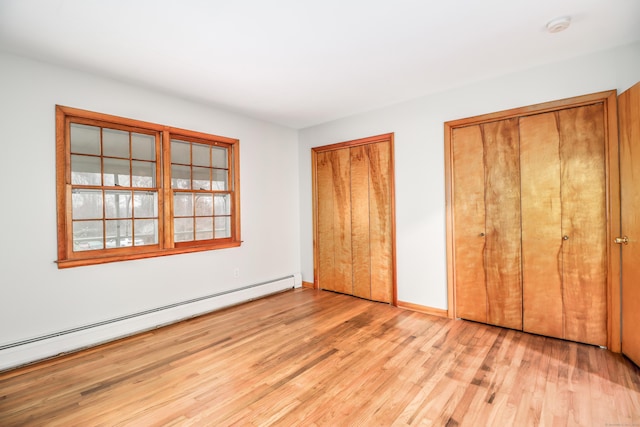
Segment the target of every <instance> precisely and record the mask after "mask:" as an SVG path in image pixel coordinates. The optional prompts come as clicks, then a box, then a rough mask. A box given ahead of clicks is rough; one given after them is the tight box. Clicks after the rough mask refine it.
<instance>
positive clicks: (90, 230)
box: [73, 221, 104, 252]
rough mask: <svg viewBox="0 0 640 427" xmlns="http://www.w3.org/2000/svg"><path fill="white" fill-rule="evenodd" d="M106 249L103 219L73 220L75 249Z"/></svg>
mask: <svg viewBox="0 0 640 427" xmlns="http://www.w3.org/2000/svg"><path fill="white" fill-rule="evenodd" d="M96 249H104V244H103V235H102V221H74V222H73V250H74V251H76V252H78V251H93V250H96Z"/></svg>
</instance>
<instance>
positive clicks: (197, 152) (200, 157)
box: [191, 144, 211, 166]
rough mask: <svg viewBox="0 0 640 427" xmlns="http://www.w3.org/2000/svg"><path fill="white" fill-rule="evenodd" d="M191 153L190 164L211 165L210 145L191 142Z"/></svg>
mask: <svg viewBox="0 0 640 427" xmlns="http://www.w3.org/2000/svg"><path fill="white" fill-rule="evenodd" d="M191 150H193V151H192V154H193V160H192V164H194V165H197V166H211V146H210V145H204V144H191Z"/></svg>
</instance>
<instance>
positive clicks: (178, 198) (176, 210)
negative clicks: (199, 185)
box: [173, 193, 193, 216]
mask: <svg viewBox="0 0 640 427" xmlns="http://www.w3.org/2000/svg"><path fill="white" fill-rule="evenodd" d="M173 214H174V216H193V193H173Z"/></svg>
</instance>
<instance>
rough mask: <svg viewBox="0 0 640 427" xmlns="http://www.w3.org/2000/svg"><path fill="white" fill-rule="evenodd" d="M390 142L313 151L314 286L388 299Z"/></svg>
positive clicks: (390, 292) (390, 297) (390, 293)
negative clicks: (315, 273)
mask: <svg viewBox="0 0 640 427" xmlns="http://www.w3.org/2000/svg"><path fill="white" fill-rule="evenodd" d="M391 150H392V146H391V142H390V141H380V142H375V143H370V144H362V145H355V146H353V147H345V148H338V149H334V150H328V151H320V152H317V153H316V154H315V156H316V157H315V159H316V160H315V170H316V172H315V177H316V178H315V179H316V183H315V184H316V185H315V188H316V196H315V197H316V203H315V204H316V209H317V212H316V215H317V224H316V228H317V230H316V254H317V258H318V260H317V275H318V278H317V280H318V287H319V288H320V289H325V290H330V291H335V292H340V293H344V294H349V295H355V296H358V297H361V298H366V299H370V300H374V301H381V302H386V303H391V302H392V300H393V278H394V272H393V228H392V227H393V223H392V221H393V216H392V194H391V188H392V179H391V175H390V174H391V173H392V170H393V169H392V164H391V162H392V155H391Z"/></svg>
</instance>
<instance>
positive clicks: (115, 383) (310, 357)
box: [0, 289, 640, 427]
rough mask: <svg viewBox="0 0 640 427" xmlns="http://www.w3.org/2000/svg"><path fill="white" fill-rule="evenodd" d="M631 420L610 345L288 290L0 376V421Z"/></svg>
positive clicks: (627, 375) (630, 394)
mask: <svg viewBox="0 0 640 427" xmlns="http://www.w3.org/2000/svg"><path fill="white" fill-rule="evenodd" d="M98 425H100V426H229V425H239V426H244V425H246V426H269V425H274V426H392V425H393V426H404V425H433V426H607V425H608V426H615V425H618V426H620V425H624V426H633V425H640V371H639V369H638V368H637V367H636V366H635V365H633V364H632V363H631V362H629V361H628V360H627V359H625V358H624V357H622V356H620V355H619V354H613V353H611V352H609V351H607V350H603V349H600V348H598V347H592V346H587V345H583V344H577V343H573V342H566V341H560V340H556V339H552V338H545V337H541V336H536V335H529V334H525V333H521V332H517V331H513V330H508V329H501V328H497V327H493V326H488V325H482V324H477V323H472V322H467V321H462V320H459V321H452V320H449V319H444V318H438V317H433V316H429V315H425V314H421V313H416V312H412V311H406V310H402V309H398V308H395V307H391V306H388V305H384V304H380V303H373V302H369V301H365V300H361V299H357V298H353V297H349V296H345V295H340V294H334V293H330V292H319V291H314V290H311V289H298V290H295V291H288V292H285V293H282V294H278V295H274V296H271V297H268V298H264V299H261V300H257V301H253V302H250V303H247V304H243V305H240V306H236V307H233V308H230V309H226V310H223V311H219V312H216V313H212V314H209V315H205V316H202V317H199V318H195V319H191V320H188V321H185V322H181V323H179V324H176V325H172V326H168V327H165V328H161V329H157V330H155V331H152V332H147V333H143V334H140V335H137V336H135V337H130V338H127V339H123V340H120V341H117V342H113V343H110V344H106V345H103V346H100V347H96V348H93V349H90V350H85V351H83V352H79V353H76V354H72V355H67V356H64V357H60V358H57V359H53V360H50V361H46V362H42V363H39V364H35V365H32V366H28V367H24V368H21V369H16V370H12V371H7V372H4V373H0V426H3V427H7V426H98Z"/></svg>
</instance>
